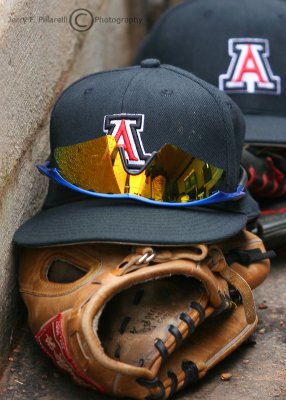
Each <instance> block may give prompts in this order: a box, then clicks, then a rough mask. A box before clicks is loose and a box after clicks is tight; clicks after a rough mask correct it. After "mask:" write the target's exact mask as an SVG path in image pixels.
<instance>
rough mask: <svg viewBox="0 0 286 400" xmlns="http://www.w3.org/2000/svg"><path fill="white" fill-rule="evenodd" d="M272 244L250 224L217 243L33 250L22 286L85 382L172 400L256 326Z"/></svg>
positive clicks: (39, 329) (35, 316) (50, 351)
mask: <svg viewBox="0 0 286 400" xmlns="http://www.w3.org/2000/svg"><path fill="white" fill-rule="evenodd" d="M264 252H265V249H264V246H263V244H262V242H261V240H260V239H259V238H258V237H256V236H255V235H253V234H251V233H249V232H242V233H241V234H240V235H238V236H237V237H235V238H233V239H231V240H228V241H225V242H223V243H220V244H218V245H216V246H213V245H211V246H208V245H194V246H190V247H188V248H168V249H166V248H158V247H157V248H150V247H148V248H146V247H145V248H144V247H136V248H135V249H133V251H131V248H130V247H128V246H120V245H111V244H88V245H72V246H65V247H52V248H38V249H24V250H23V254H22V257H21V266H20V275H19V279H20V290H21V293H22V297H23V299H24V302H25V303H26V305H27V307H28V315H29V325H30V327H31V330H32V331H33V333H34V334H35V337H36V340H37V342H38V344H39V345H40V346H41V348H42V350H43V351H44V352H45V353H46V354H47V355H48V356H49V357H50V358H51V359H52V360H53V361H54V362H55V363H56V364H57V365H58V366H59V367H60V368H61V369H63V370H64V371H66V372H68V373H69V374H70V375H72V377H73V378H74V379H75V381H77V382H78V383H80V384H82V385H87V386H89V387H93V388H94V389H96V390H98V391H100V392H102V393H107V394H110V395H113V396H117V397H120V396H124V397H125V396H126V397H131V398H135V399H144V398H147V399H154V400H155V399H165V398H168V397H170V396H171V395H173V394H174V393H175V392H176V391H177V390H180V389H182V388H185V387H187V386H189V385H190V384H191V383H192V382H194V381H196V380H197V379H199V378H202V377H203V376H204V375H205V373H206V372H207V370H208V369H210V368H211V367H213V366H214V365H215V364H216V363H218V362H219V361H220V360H222V359H223V358H224V357H226V356H227V355H228V354H229V353H231V352H232V351H233V350H234V349H235V348H237V347H238V346H239V345H240V344H241V343H242V342H243V341H244V340H245V339H246V338H247V337H248V336H249V335H250V334H251V333H252V332H253V330H254V329H255V326H256V324H257V316H256V311H255V305H254V301H253V295H252V290H251V289H252V288H254V287H256V286H257V285H259V284H260V283H261V282H262V281H263V280H264V279H265V277H266V276H267V274H268V272H269V265H270V264H269V260H268V259H267V257H268V254H264ZM242 262H243V263H244V264H246V265H243V264H242ZM229 264H230V265H229Z"/></svg>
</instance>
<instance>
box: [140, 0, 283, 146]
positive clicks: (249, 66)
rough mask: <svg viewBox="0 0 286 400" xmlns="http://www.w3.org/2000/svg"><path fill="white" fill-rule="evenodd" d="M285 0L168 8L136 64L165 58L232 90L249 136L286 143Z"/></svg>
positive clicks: (226, 0) (224, 0)
mask: <svg viewBox="0 0 286 400" xmlns="http://www.w3.org/2000/svg"><path fill="white" fill-rule="evenodd" d="M285 26H286V2H285V1H282V0H239V1H238V0H196V1H186V2H184V3H182V4H180V5H178V6H176V7H174V8H172V9H170V10H168V11H167V12H166V13H165V14H164V15H163V16H162V17H161V19H160V20H159V21H158V22H157V24H156V25H155V26H154V28H153V30H152V31H151V32H150V34H149V36H147V38H146V40H145V41H144V42H143V44H142V46H141V48H140V49H139V51H138V54H137V56H136V59H135V64H137V63H138V62H140V60H141V59H143V58H146V57H157V58H160V60H161V62H164V63H168V64H172V65H175V66H178V67H180V68H184V69H186V70H187V71H190V72H192V73H194V74H195V75H197V76H199V77H200V78H201V79H204V80H206V81H207V82H209V83H211V84H213V85H214V86H216V87H218V88H219V89H220V90H222V91H224V92H225V93H227V94H228V95H229V96H230V97H231V98H232V99H233V100H234V101H235V102H236V103H237V104H238V105H239V107H240V108H241V110H242V111H243V113H244V116H245V120H246V136H245V141H246V142H248V143H251V144H255V145H275V146H279V145H280V146H285V145H286V56H285V49H286V29H285Z"/></svg>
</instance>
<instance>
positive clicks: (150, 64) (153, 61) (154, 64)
mask: <svg viewBox="0 0 286 400" xmlns="http://www.w3.org/2000/svg"><path fill="white" fill-rule="evenodd" d="M140 65H141V67H142V68H158V67H160V61H159V60H157V58H147V59H146V60H143V61H141V64H140Z"/></svg>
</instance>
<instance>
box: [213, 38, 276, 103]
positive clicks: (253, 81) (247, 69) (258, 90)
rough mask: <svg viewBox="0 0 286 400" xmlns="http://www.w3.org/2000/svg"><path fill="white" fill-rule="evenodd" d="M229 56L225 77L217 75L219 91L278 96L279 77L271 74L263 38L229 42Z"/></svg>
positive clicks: (267, 52)
mask: <svg viewBox="0 0 286 400" xmlns="http://www.w3.org/2000/svg"><path fill="white" fill-rule="evenodd" d="M228 53H229V55H230V56H231V61H230V65H229V67H228V71H227V73H226V74H223V75H220V76H219V88H220V90H223V91H225V92H231V93H255V94H276V95H279V94H280V93H281V79H280V76H276V75H274V74H273V72H272V69H271V66H270V63H269V55H270V49H269V41H268V40H267V39H254V38H246V39H229V41H228Z"/></svg>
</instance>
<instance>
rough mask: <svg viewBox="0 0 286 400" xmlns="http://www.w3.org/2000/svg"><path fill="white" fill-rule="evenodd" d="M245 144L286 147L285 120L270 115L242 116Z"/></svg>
mask: <svg viewBox="0 0 286 400" xmlns="http://www.w3.org/2000/svg"><path fill="white" fill-rule="evenodd" d="M244 118H245V122H246V133H245V142H246V143H249V144H255V145H258V146H264V145H267V146H286V118H285V117H278V116H270V115H249V114H245V115H244Z"/></svg>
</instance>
